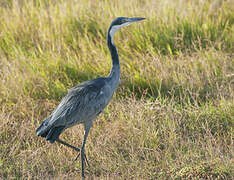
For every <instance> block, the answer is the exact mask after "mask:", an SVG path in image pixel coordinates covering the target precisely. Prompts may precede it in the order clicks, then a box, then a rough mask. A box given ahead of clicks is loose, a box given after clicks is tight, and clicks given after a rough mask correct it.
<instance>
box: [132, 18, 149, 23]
mask: <svg viewBox="0 0 234 180" xmlns="http://www.w3.org/2000/svg"><path fill="white" fill-rule="evenodd" d="M144 19H145V18H142V17H135V18H128V22H130V23H132V22H135V21H142V20H144Z"/></svg>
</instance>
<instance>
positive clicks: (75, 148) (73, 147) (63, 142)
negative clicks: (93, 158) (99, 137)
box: [56, 138, 89, 166]
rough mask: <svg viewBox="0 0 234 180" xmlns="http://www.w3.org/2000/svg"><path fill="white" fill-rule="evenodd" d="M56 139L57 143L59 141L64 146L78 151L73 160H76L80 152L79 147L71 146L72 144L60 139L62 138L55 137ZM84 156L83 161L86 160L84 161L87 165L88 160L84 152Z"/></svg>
mask: <svg viewBox="0 0 234 180" xmlns="http://www.w3.org/2000/svg"><path fill="white" fill-rule="evenodd" d="M56 141H57V142H58V143H61V144H63V145H65V146H67V147H70V148H72V149H74V150H75V151H77V152H79V154H78V156H77V157H76V159H75V161H76V160H77V158H78V157H79V155H80V152H81V149H80V148H77V147H75V146H72V145H70V144H68V143H66V142H65V141H62V140H61V139H59V138H58V139H56ZM84 157H85V162H86V163H87V164H88V166H89V162H88V159H87V157H86V155H85V154H84Z"/></svg>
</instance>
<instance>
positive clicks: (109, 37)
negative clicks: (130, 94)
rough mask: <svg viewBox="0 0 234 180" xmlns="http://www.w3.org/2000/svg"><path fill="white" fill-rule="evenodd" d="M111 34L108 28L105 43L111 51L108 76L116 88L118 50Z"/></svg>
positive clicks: (117, 81)
mask: <svg viewBox="0 0 234 180" xmlns="http://www.w3.org/2000/svg"><path fill="white" fill-rule="evenodd" d="M113 36H114V34H112V33H111V32H110V29H109V30H108V34H107V45H108V48H109V50H110V53H111V58H112V69H111V72H110V74H109V76H108V78H109V79H110V82H111V84H112V85H113V86H114V87H115V88H116V87H117V86H118V83H119V80H120V64H119V55H118V51H117V49H116V47H115V45H114V43H113V40H114V39H113V38H114V37H113Z"/></svg>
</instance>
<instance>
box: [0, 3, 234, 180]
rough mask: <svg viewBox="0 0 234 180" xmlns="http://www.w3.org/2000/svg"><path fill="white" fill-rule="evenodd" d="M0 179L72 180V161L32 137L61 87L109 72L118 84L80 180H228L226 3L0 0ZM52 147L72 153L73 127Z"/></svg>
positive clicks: (230, 36) (79, 134)
mask: <svg viewBox="0 0 234 180" xmlns="http://www.w3.org/2000/svg"><path fill="white" fill-rule="evenodd" d="M0 12H1V13H0V179H57V178H58V177H59V178H61V179H77V178H78V179H79V177H80V162H79V161H77V162H73V161H72V160H73V158H74V157H75V156H76V153H75V152H73V151H72V150H70V149H68V148H66V147H63V146H59V145H57V144H56V143H55V144H53V145H51V144H49V143H48V142H46V141H45V140H44V139H42V138H39V137H37V136H36V134H35V129H36V128H37V127H38V125H39V124H40V122H41V121H42V120H43V119H44V118H45V117H47V116H48V115H49V114H50V113H51V112H52V111H53V109H54V108H55V107H56V106H57V105H58V103H59V101H60V100H61V98H62V97H63V96H64V95H65V94H66V92H67V89H69V88H71V87H72V86H75V85H76V84H78V83H80V82H82V81H85V80H88V79H91V78H95V77H98V76H106V75H108V73H109V71H110V68H111V60H110V55H109V52H108V48H107V46H106V32H107V28H108V26H109V24H110V22H111V21H112V20H113V19H114V18H115V17H117V16H141V17H146V18H147V20H145V21H144V22H142V23H136V24H133V25H131V26H129V27H126V28H123V29H122V30H121V31H120V32H118V34H116V37H115V42H116V46H117V47H118V50H119V55H120V61H121V78H122V79H121V84H120V87H119V88H118V90H117V92H116V94H115V96H114V97H113V100H112V101H111V103H110V105H109V106H108V107H107V108H106V109H105V113H102V114H101V115H100V116H99V117H98V119H97V120H96V121H95V123H94V125H93V128H92V129H91V132H90V135H89V137H88V141H87V146H86V153H87V156H88V159H89V160H90V164H91V167H89V168H87V169H86V174H87V177H88V179H233V178H234V172H233V169H234V166H233V155H234V154H233V153H234V151H233V126H234V118H233V117H234V88H233V87H234V86H233V83H234V74H233V72H234V56H233V50H234V48H233V42H234V25H233V23H234V13H233V12H234V6H233V3H232V2H231V1H230V0H227V1H220V0H216V1H185V0H182V1H179V0H176V1H172V0H171V1H170V0H166V1H163V0H159V1H153V0H150V1H140V0H137V1H136V0H130V1H123V0H120V1H92V2H91V1H90V2H89V1H84V0H81V1H79V3H78V2H77V1H74V0H66V1H65V0H59V1H45V0H34V1H19V0H18V1H17V0H11V1H9V0H0ZM62 138H63V139H65V140H67V141H68V142H70V143H72V144H74V145H77V146H80V145H81V141H82V138H83V127H80V126H75V127H73V128H71V129H69V130H67V131H66V132H65V133H64V134H63V135H62Z"/></svg>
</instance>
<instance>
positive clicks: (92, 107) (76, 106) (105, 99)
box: [36, 17, 144, 178]
mask: <svg viewBox="0 0 234 180" xmlns="http://www.w3.org/2000/svg"><path fill="white" fill-rule="evenodd" d="M143 19H144V18H125V17H119V18H116V19H115V20H114V21H113V22H112V23H111V25H110V27H109V29H108V33H107V45H108V48H109V50H110V53H111V57H112V69H111V72H110V74H109V76H107V77H100V78H96V79H92V80H89V81H85V82H83V83H81V84H79V85H77V86H75V87H73V88H71V89H70V90H69V91H68V94H67V95H66V96H65V97H64V98H63V99H62V101H61V102H60V104H59V105H58V107H57V108H56V109H55V110H54V111H53V112H52V113H51V115H50V116H49V117H47V118H46V119H45V120H44V121H43V122H42V123H41V124H40V126H39V127H38V128H37V130H36V132H37V135H38V136H42V137H45V138H46V140H48V141H50V143H54V142H55V141H57V142H59V143H62V144H64V145H66V146H68V147H71V148H73V149H74V150H76V151H79V152H80V154H81V165H82V177H83V178H84V161H85V160H86V162H87V163H88V161H87V159H86V155H85V154H84V147H85V143H86V139H87V136H88V133H89V130H90V128H91V126H92V122H93V120H94V119H96V117H97V116H98V115H99V114H100V113H101V112H102V111H103V109H104V108H105V107H106V106H107V104H108V103H109V101H110V100H111V98H112V96H113V93H114V92H115V90H116V88H117V86H118V84H119V80H120V64H119V56H118V52H117V49H116V47H115V45H114V42H113V41H114V34H115V32H116V31H117V30H118V29H119V28H121V27H123V26H127V25H129V24H131V23H132V22H135V21H140V20H143ZM81 123H82V124H84V131H85V134H84V139H83V142H82V147H81V149H79V148H76V147H74V146H72V145H69V144H67V143H66V142H63V141H61V140H60V139H59V136H60V134H61V133H62V132H63V131H64V130H65V129H67V128H69V127H71V126H74V125H76V124H81Z"/></svg>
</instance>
